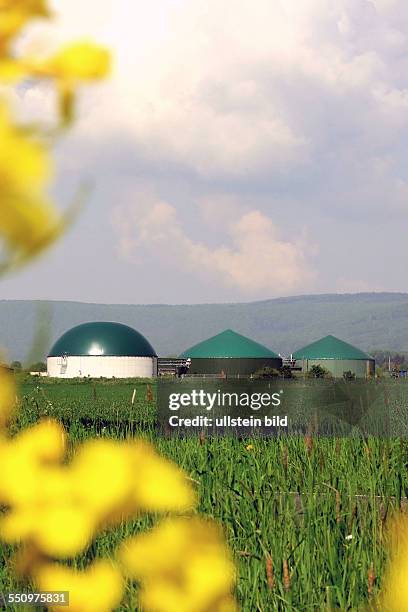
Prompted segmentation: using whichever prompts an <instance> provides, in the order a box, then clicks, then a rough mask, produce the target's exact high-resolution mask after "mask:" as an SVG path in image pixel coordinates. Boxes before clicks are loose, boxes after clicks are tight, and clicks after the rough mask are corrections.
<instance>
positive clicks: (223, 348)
mask: <svg viewBox="0 0 408 612" xmlns="http://www.w3.org/2000/svg"><path fill="white" fill-rule="evenodd" d="M180 357H183V358H186V357H191V358H201V359H208V358H219V357H226V358H228V357H235V358H248V357H261V358H262V357H275V358H276V357H278V355H277V354H276V353H274V352H273V351H271V350H270V349H268V348H266V346H263V345H262V344H259V343H258V342H255V341H254V340H251V339H250V338H246V337H245V336H242V335H241V334H237V332H234V331H232V329H226V330H225V331H223V332H221V333H220V334H217V335H216V336H212V337H211V338H208V340H204V341H203V342H200V343H199V344H195V345H194V346H192V347H190V348H189V349H187V350H186V351H184V352H183V353H181V355H180Z"/></svg>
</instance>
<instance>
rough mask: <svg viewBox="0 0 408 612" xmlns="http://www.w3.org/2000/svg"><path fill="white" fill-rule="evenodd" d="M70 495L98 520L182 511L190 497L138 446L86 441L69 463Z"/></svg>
mask: <svg viewBox="0 0 408 612" xmlns="http://www.w3.org/2000/svg"><path fill="white" fill-rule="evenodd" d="M72 470H73V474H74V478H75V482H76V494H77V495H78V496H79V498H80V499H81V500H82V503H83V504H85V505H86V506H87V507H88V508H89V509H90V510H91V511H92V512H95V513H97V514H99V516H100V520H101V521H109V520H117V519H120V517H121V514H125V515H126V514H130V513H135V512H148V511H151V512H163V511H170V510H173V511H184V510H187V509H191V508H192V507H193V506H194V505H195V502H196V497H195V494H194V491H193V489H192V487H191V484H190V483H189V482H188V480H187V478H186V476H185V474H184V473H183V472H182V470H180V469H179V468H178V467H177V466H176V465H174V464H172V463H171V462H170V461H168V460H167V459H165V458H164V457H160V456H159V455H157V454H156V452H155V450H154V448H153V446H151V445H150V444H147V443H145V442H143V441H140V440H138V441H136V442H131V443H123V442H122V443H121V442H116V441H113V440H92V441H89V442H87V443H85V444H84V445H83V446H82V447H81V448H80V449H79V450H78V453H77V454H76V456H75V457H74V460H73V462H72Z"/></svg>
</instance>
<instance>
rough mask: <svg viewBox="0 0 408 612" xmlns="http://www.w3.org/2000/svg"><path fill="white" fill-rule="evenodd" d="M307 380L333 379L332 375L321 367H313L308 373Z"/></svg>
mask: <svg viewBox="0 0 408 612" xmlns="http://www.w3.org/2000/svg"><path fill="white" fill-rule="evenodd" d="M306 376H307V378H331V374H330V372H329V371H328V370H326V369H325V368H322V366H320V365H313V366H312V367H311V368H310V370H309V371H308V373H307V375H306Z"/></svg>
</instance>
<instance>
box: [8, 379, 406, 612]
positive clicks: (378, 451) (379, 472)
mask: <svg viewBox="0 0 408 612" xmlns="http://www.w3.org/2000/svg"><path fill="white" fill-rule="evenodd" d="M147 384H148V382H147V381H143V380H140V381H114V382H111V381H97V382H94V381H83V382H81V381H78V382H75V381H74V382H69V381H55V382H52V381H49V380H46V379H29V378H22V379H21V381H20V402H21V408H20V413H19V416H18V418H17V419H16V420H15V421H14V422H13V423H12V432H17V431H18V430H20V429H21V428H22V427H26V426H28V425H30V424H31V423H34V422H36V421H37V420H38V418H40V417H56V418H58V419H60V420H62V422H63V423H64V426H65V428H66V430H67V432H68V434H69V440H70V445H71V452H72V451H73V449H74V447H75V444H77V443H80V442H81V441H83V440H85V439H87V438H89V437H108V438H115V439H124V438H127V437H132V436H141V437H143V438H145V439H148V440H151V441H152V442H153V443H154V445H155V446H156V448H157V449H158V450H159V452H161V453H162V454H164V455H166V456H167V457H169V458H170V459H172V460H174V461H175V462H176V463H177V464H178V465H179V466H181V467H182V468H183V469H184V470H185V471H186V473H187V474H188V476H189V477H190V478H191V479H193V481H194V483H195V486H196V487H197V489H198V493H199V499H200V503H199V508H198V510H199V512H200V513H204V514H205V515H207V516H210V517H213V518H215V519H216V520H218V521H220V522H221V523H222V525H223V527H224V530H225V533H226V536H227V539H228V542H229V545H230V548H231V550H232V552H233V555H234V558H235V560H236V563H237V567H238V576H239V578H238V584H237V589H236V597H237V599H238V601H239V604H240V606H241V609H242V610H244V611H247V612H254V611H259V612H269V611H274V610H278V611H280V610H282V611H299V612H303V611H307V610H336V609H339V610H362V609H365V608H366V606H367V604H368V603H369V601H370V599H372V598H373V597H374V596H375V594H376V593H377V592H378V590H379V588H380V586H381V578H382V576H383V573H384V567H385V562H386V558H387V549H386V546H385V536H386V527H387V523H388V521H389V519H390V517H391V516H392V513H393V511H394V510H395V509H397V508H399V507H404V506H405V498H406V496H407V494H408V469H407V466H408V439H404V438H398V439H395V438H394V439H375V438H368V439H361V438H360V439H359V438H348V439H346V438H337V439H333V438H320V439H317V438H311V437H310V436H306V437H303V436H302V437H290V438H284V437H281V438H276V439H262V438H245V439H237V438H233V437H223V438H212V439H211V438H206V439H203V438H202V437H201V438H200V437H198V436H197V437H189V438H185V439H175V438H166V437H163V436H159V435H158V434H157V432H156V426H155V422H156V407H155V403H154V401H151V400H150V401H149V398H148V394H147ZM395 385H396V389H398V398H399V400H398V401H400V400H401V397H402V396H405V393H406V391H405V390H407V391H408V385H406V383H403V382H399V381H397V382H396V383H395ZM135 389H136V393H135V397H134V403H133V404H132V397H133V395H134V390H135ZM151 389H152V392H153V395H154V394H155V392H156V389H155V386H154V384H152V385H151ZM407 400H408V395H407ZM157 518H158V517H157V516H153V515H149V516H144V517H141V518H139V519H137V520H134V521H132V522H129V523H124V524H122V525H121V526H119V527H118V528H116V529H115V530H114V531H107V532H105V533H102V534H101V535H100V536H99V537H98V538H97V540H96V541H95V542H94V543H93V544H92V545H91V546H90V548H89V549H88V551H87V553H86V555H83V556H81V557H78V558H77V559H76V560H75V562H74V564H75V565H77V566H78V567H84V566H85V565H86V564H87V563H88V562H89V561H90V560H92V559H94V558H96V557H98V556H106V555H107V554H108V555H114V551H115V548H116V546H117V545H118V543H119V542H120V541H121V540H122V539H123V538H124V537H125V536H128V535H130V534H134V533H137V532H139V531H140V530H145V529H146V528H148V527H149V526H151V525H152V524H153V523H154V522H155V521H156V520H157ZM11 552H12V551H11V550H10V549H9V548H8V547H5V546H3V548H2V549H1V554H0V585H1V586H0V591H1V590H3V591H8V590H17V589H18V588H19V585H18V584H17V583H16V582H15V578H14V577H13V575H12V573H11V571H9V569H8V566H7V561H8V559H9V556H10V554H11ZM10 609H12V608H10ZM20 609H21V608H20ZM120 610H137V584H130V585H129V586H128V589H127V592H126V596H125V598H124V600H123V603H122V605H121V607H120Z"/></svg>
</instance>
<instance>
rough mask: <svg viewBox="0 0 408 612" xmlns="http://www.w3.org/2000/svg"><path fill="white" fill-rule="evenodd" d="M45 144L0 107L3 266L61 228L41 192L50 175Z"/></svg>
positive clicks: (43, 244)
mask: <svg viewBox="0 0 408 612" xmlns="http://www.w3.org/2000/svg"><path fill="white" fill-rule="evenodd" d="M51 174H52V172H51V160H50V158H49V155H48V152H47V149H46V147H45V145H44V144H43V143H42V142H41V141H40V140H39V139H38V138H36V137H35V136H34V134H30V133H29V132H27V131H24V130H21V129H18V128H16V127H15V126H14V125H13V124H12V123H11V121H10V118H9V116H8V113H7V111H6V110H5V108H4V106H0V239H2V240H3V242H4V247H5V250H6V257H7V260H6V262H2V264H0V271H1V267H3V268H5V267H8V266H12V265H13V264H14V265H17V264H19V263H22V262H23V261H25V260H26V259H27V258H29V257H31V256H34V255H36V254H37V253H38V252H39V251H41V250H42V249H43V248H44V247H46V246H47V245H48V244H49V243H50V242H52V241H53V240H54V239H55V238H56V237H57V236H58V235H59V234H60V233H61V231H62V229H63V223H62V221H61V219H60V218H59V216H58V215H57V212H56V210H55V208H54V207H53V205H52V204H51V203H50V202H49V201H48V199H47V196H46V195H45V188H46V186H47V184H48V182H49V179H50V177H51Z"/></svg>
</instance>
